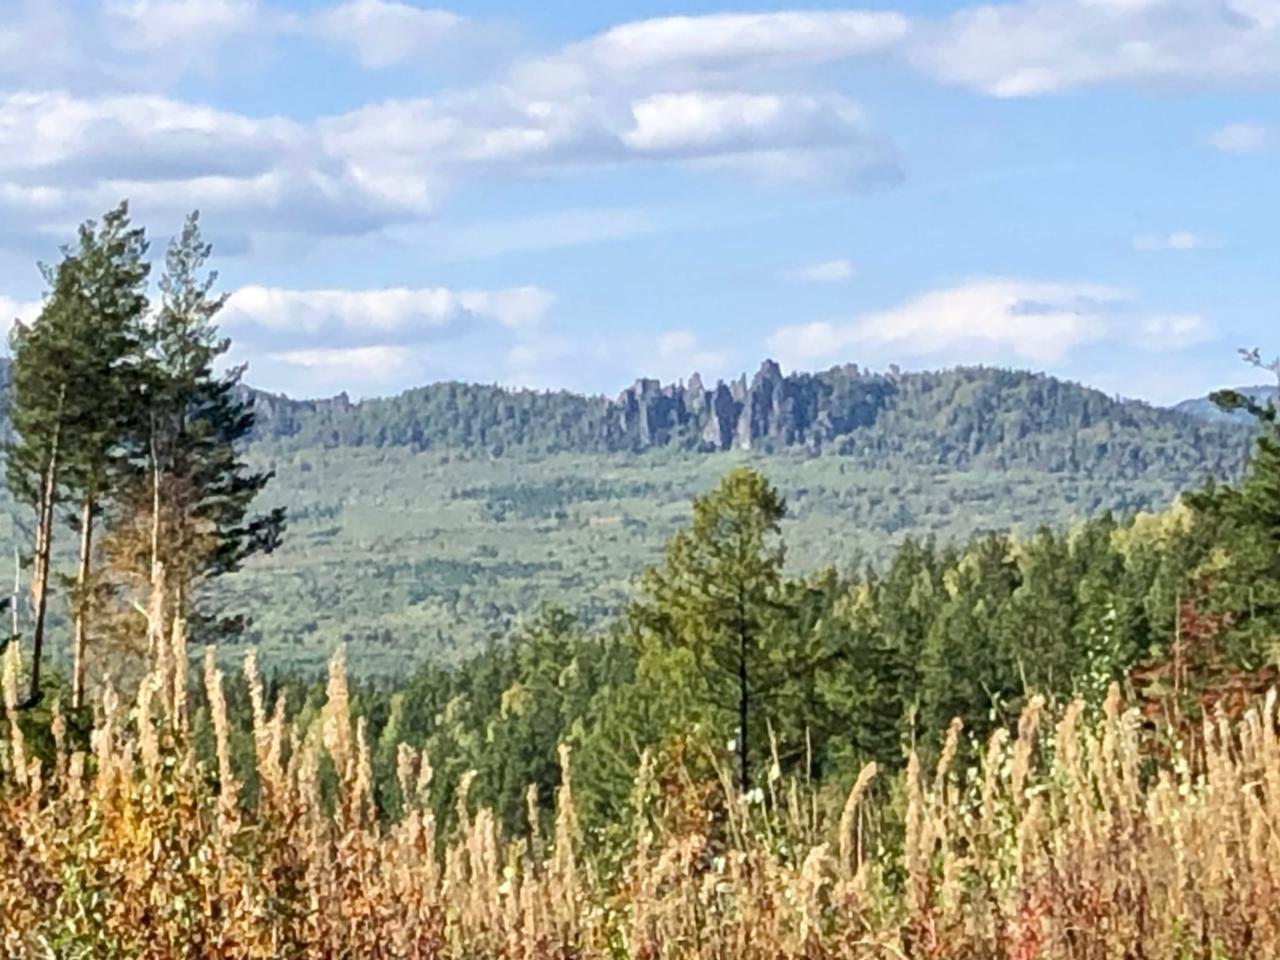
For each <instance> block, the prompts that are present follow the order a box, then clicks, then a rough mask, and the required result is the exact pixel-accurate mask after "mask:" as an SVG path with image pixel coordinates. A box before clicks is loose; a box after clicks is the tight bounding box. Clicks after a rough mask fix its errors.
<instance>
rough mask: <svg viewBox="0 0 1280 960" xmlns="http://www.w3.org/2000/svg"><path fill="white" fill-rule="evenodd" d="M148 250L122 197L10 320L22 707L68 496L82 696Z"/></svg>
mask: <svg viewBox="0 0 1280 960" xmlns="http://www.w3.org/2000/svg"><path fill="white" fill-rule="evenodd" d="M146 250H147V244H146V238H145V234H144V232H143V231H142V230H141V229H138V228H135V227H133V226H132V224H131V223H130V219H129V210H128V205H127V204H126V203H122V204H120V205H119V206H118V207H116V208H115V209H114V210H112V211H110V212H109V213H108V214H106V216H104V217H103V219H102V221H101V223H100V224H95V223H94V222H92V221H88V222H86V223H85V224H83V225H82V226H81V228H80V233H79V243H78V246H76V247H75V248H66V249H64V251H63V259H62V261H61V262H60V263H59V264H58V266H57V267H54V268H44V271H43V272H44V274H45V278H46V281H47V283H48V285H49V288H50V289H49V293H48V294H47V296H46V300H45V304H44V308H43V310H42V311H41V314H40V316H39V317H38V318H37V319H36V321H35V322H34V323H33V324H31V325H30V326H26V325H23V324H18V325H17V326H15V328H14V332H13V335H12V339H11V348H12V353H13V382H12V387H11V393H10V417H11V423H12V425H13V429H14V432H15V434H16V437H17V439H16V441H15V442H14V443H13V444H11V445H10V448H9V451H8V460H7V478H8V482H9V487H10V489H11V491H12V492H13V494H14V496H15V498H16V499H18V500H19V502H23V503H26V504H28V505H30V506H31V507H32V509H33V510H34V511H35V513H36V526H35V532H34V551H33V554H34V556H33V567H34V569H33V573H32V579H31V600H32V618H33V626H32V668H31V692H30V696H29V698H28V701H29V703H31V704H34V703H36V702H38V701H39V699H40V666H41V659H42V654H43V647H44V633H45V621H46V613H47V609H48V595H49V581H50V568H51V557H52V547H53V535H54V531H55V521H56V515H57V511H58V508H59V505H60V504H61V503H62V502H64V501H65V500H66V499H69V498H74V499H76V500H77V501H78V502H79V505H80V509H79V511H78V525H79V527H80V562H79V567H78V574H77V589H76V603H75V620H76V624H75V639H74V644H75V646H74V653H73V660H74V669H75V675H74V679H73V703H74V705H75V706H79V705H80V704H81V700H82V696H83V665H84V644H85V641H86V637H87V630H88V625H87V617H88V607H89V597H88V590H89V580H90V574H91V551H92V543H93V541H92V534H93V525H94V522H95V518H96V516H97V513H98V511H99V509H100V505H101V502H102V499H103V498H104V497H105V496H106V495H107V493H108V487H109V474H110V472H111V469H112V465H113V463H114V462H115V460H116V458H117V457H118V455H119V435H120V434H119V430H120V424H121V420H122V418H123V417H124V416H125V413H126V409H127V406H128V404H129V403H130V402H131V399H130V398H131V394H132V391H131V387H132V386H133V381H132V380H131V377H130V362H131V357H132V356H133V355H134V353H135V349H134V348H135V342H136V341H135V335H136V330H137V325H138V322H139V319H140V318H141V317H142V315H143V314H144V313H145V311H146V308H147V297H146V284H147V277H148V272H149V267H148V265H147V263H146V261H145V256H146Z"/></svg>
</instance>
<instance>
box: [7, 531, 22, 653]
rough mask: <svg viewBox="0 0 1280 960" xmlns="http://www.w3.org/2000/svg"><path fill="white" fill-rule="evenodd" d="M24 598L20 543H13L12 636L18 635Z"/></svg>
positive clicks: (10, 603)
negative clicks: (19, 606)
mask: <svg viewBox="0 0 1280 960" xmlns="http://www.w3.org/2000/svg"><path fill="white" fill-rule="evenodd" d="M21 599H22V560H21V558H20V556H19V555H18V545H17V544H16V543H15V544H14V545H13V598H12V599H11V600H10V601H9V606H10V607H11V608H12V609H11V611H10V612H11V613H12V614H13V633H12V634H10V636H11V637H13V638H14V639H17V636H18V628H19V624H18V604H19V603H20V602H21Z"/></svg>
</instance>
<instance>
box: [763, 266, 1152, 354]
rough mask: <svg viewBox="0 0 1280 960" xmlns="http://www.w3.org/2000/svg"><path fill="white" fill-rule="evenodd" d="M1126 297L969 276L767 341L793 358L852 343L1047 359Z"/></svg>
mask: <svg viewBox="0 0 1280 960" xmlns="http://www.w3.org/2000/svg"><path fill="white" fill-rule="evenodd" d="M1126 299H1127V298H1126V297H1125V295H1124V294H1123V292H1121V291H1118V290H1116V289H1113V288H1111V287H1105V286H1098V285H1095V284H1078V283H1067V284H1064V283H1033V282H1028V281H1022V280H1011V279H983V280H974V281H970V282H968V283H964V284H961V285H959V286H956V287H951V288H948V289H945V290H936V291H933V292H931V293H926V294H923V295H922V296H919V297H916V298H915V299H913V300H910V301H908V302H907V303H905V304H903V305H902V306H900V307H897V308H895V309H892V310H886V311H883V312H880V313H872V314H867V315H864V316H862V317H859V318H857V319H855V320H852V321H847V322H817V323H809V324H800V325H795V326H786V327H782V328H780V329H779V330H777V331H776V332H774V333H773V334H772V335H771V336H770V337H769V340H768V346H769V349H770V351H771V352H772V353H773V354H775V355H777V356H778V357H779V358H780V359H782V360H783V361H784V362H785V363H787V364H788V365H791V366H806V365H811V364H812V363H814V362H817V361H822V360H826V359H829V358H832V357H835V356H837V355H839V354H841V353H844V352H846V351H849V350H850V349H852V348H855V347H856V348H861V349H867V350H880V351H881V352H885V351H890V352H892V353H893V354H895V355H898V356H903V357H928V356H933V355H937V354H941V353H954V352H956V351H960V352H963V353H965V354H966V355H968V354H972V355H974V356H975V357H981V356H983V355H994V356H1001V355H1006V356H1012V357H1015V358H1017V359H1020V360H1027V361H1032V362H1035V363H1049V362H1053V361H1056V360H1060V359H1061V358H1062V357H1063V356H1065V355H1066V354H1067V353H1068V352H1069V351H1070V350H1071V349H1073V348H1074V347H1077V346H1079V345H1081V344H1084V343H1088V342H1091V341H1095V340H1100V339H1102V338H1104V337H1105V336H1106V335H1107V333H1108V326H1109V320H1110V318H1111V317H1112V315H1113V314H1114V313H1115V312H1117V310H1118V309H1120V308H1121V307H1122V306H1123V304H1124V302H1125V300H1126Z"/></svg>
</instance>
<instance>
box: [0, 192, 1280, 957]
mask: <svg viewBox="0 0 1280 960" xmlns="http://www.w3.org/2000/svg"><path fill="white" fill-rule="evenodd" d="M211 253H212V251H211V248H210V247H209V245H208V244H207V243H206V241H205V240H204V239H203V238H202V235H201V232H200V222H199V219H198V217H197V216H195V215H192V216H191V217H190V218H189V219H188V220H187V222H186V224H185V226H184V227H183V228H182V229H181V231H180V232H179V234H178V236H177V237H176V238H175V239H174V240H173V241H172V243H171V244H170V245H169V246H168V249H167V250H166V251H165V253H164V255H163V257H162V258H161V264H160V266H159V267H158V268H157V276H152V275H151V267H150V263H151V259H150V256H149V252H148V241H147V238H146V235H145V233H144V231H143V230H142V229H141V228H140V227H138V226H137V225H135V224H134V223H133V222H132V220H131V218H130V213H129V209H128V206H127V205H121V206H120V207H117V208H115V209H113V210H112V211H110V212H108V213H107V214H106V215H105V216H104V217H103V218H102V219H101V220H99V221H95V222H90V223H86V224H85V225H84V226H83V227H82V228H81V230H80V232H79V234H78V236H77V237H76V239H75V240H74V241H73V242H72V243H71V244H70V245H68V247H67V248H66V249H65V251H64V255H63V257H62V259H61V260H60V261H59V262H58V263H57V264H56V265H54V266H51V267H48V268H46V269H45V280H46V284H47V293H46V296H45V299H44V302H43V308H42V311H41V313H40V315H39V317H38V318H37V319H36V320H35V321H33V322H31V323H30V324H25V325H24V324H19V325H18V326H17V327H16V328H15V332H14V334H13V337H12V343H11V360H10V364H9V367H8V382H7V402H8V430H9V443H8V445H7V447H6V451H5V463H6V471H7V473H6V476H7V480H8V488H9V492H10V497H11V503H12V505H13V509H14V510H15V518H16V519H15V521H14V523H13V525H12V528H11V530H12V535H13V538H14V541H15V544H16V546H17V547H18V561H19V563H18V565H19V571H18V574H19V576H18V589H17V590H16V591H15V594H14V596H13V597H12V598H11V599H10V601H9V606H10V610H9V611H8V612H9V613H10V614H11V615H12V632H11V636H10V637H9V638H8V641H7V644H6V647H5V651H4V673H3V676H4V683H3V706H4V718H3V719H4V722H3V725H2V726H0V946H2V947H3V950H4V954H5V955H6V956H13V957H28V956H30V957H46V956H48V957H99V956H103V957H105V956H120V957H173V956H192V957H240V956H244V957H331V956H352V957H502V958H515V957H529V958H535V957H536V958H553V957H554V958H566V957H622V956H626V957H672V958H675V957H730V956H733V957H761V958H763V957H779V956H793V957H867V958H873V957H891V956H892V957H913V958H914V957H1011V958H1012V957H1017V958H1030V957H1045V958H1050V957H1052V958H1057V957H1063V958H1066V957H1102V956H1153V957H1171V956H1204V957H1254V956H1259V957H1268V956H1275V955H1276V952H1277V947H1276V944H1277V943H1280V929H1277V927H1276V922H1277V921H1276V918H1277V917H1278V916H1280V876H1277V874H1276V867H1275V864H1276V863H1280V838H1278V837H1277V834H1276V831H1275V829H1274V826H1275V821H1276V818H1277V817H1280V746H1278V744H1280V739H1278V737H1280V727H1278V725H1277V724H1278V722H1280V717H1277V714H1276V696H1275V693H1274V689H1275V684H1276V681H1277V666H1278V665H1280V661H1278V660H1277V656H1278V654H1280V651H1278V649H1277V638H1278V637H1280V414H1278V412H1277V408H1276V406H1275V405H1274V403H1273V402H1272V401H1271V400H1270V399H1268V395H1267V394H1265V393H1261V392H1256V391H1230V390H1228V391H1223V392H1221V393H1219V394H1216V395H1215V396H1214V397H1213V402H1214V404H1215V408H1216V409H1217V410H1219V411H1220V412H1221V414H1222V416H1220V417H1215V418H1208V417H1205V416H1200V415H1196V414H1193V413H1188V412H1179V411H1170V410H1162V409H1158V408H1153V407H1150V406H1147V405H1144V404H1139V403H1133V402H1125V401H1119V400H1115V399H1111V398H1107V397H1106V396H1104V395H1102V394H1100V393H1097V392H1096V391H1090V390H1087V389H1085V388H1083V387H1079V386H1077V385H1072V384H1066V383H1063V382H1061V381H1056V380H1053V379H1051V378H1048V377H1044V376H1039V375H1033V374H1025V373H1017V372H1010V371H1004V370H988V369H977V368H974V369H959V370H952V371H947V372H943V373H936V374H908V373H902V372H901V371H897V370H892V371H889V372H886V373H875V372H868V371H864V370H861V369H858V368H855V367H851V366H850V367H842V368H836V369H834V370H831V371H828V372H826V373H821V374H787V375H784V374H783V373H782V371H781V370H780V369H779V368H778V367H777V366H776V365H773V364H771V363H766V364H765V365H764V367H762V369H761V371H760V372H759V373H758V374H757V375H756V376H755V378H754V379H753V380H751V381H747V380H746V379H745V378H744V379H743V380H741V381H737V382H735V383H732V384H718V385H716V386H714V387H708V386H706V385H704V384H703V383H702V382H701V380H700V379H698V378H691V379H690V380H689V381H687V382H683V383H680V384H677V385H675V386H667V387H664V386H662V385H660V384H657V383H656V382H653V381H641V382H640V383H638V384H637V385H636V386H635V387H634V388H632V389H630V390H628V391H626V392H625V393H624V394H623V395H622V396H621V397H620V398H619V399H618V400H616V401H614V400H605V399H602V398H585V397H580V396H576V395H571V394H553V393H535V392H528V391H526V392H520V391H508V390H503V389H500V388H496V387H481V386H465V385H459V384H444V385H436V386H432V387H425V388H423V389H421V390H418V391H414V392H411V393H409V394H405V395H403V396H401V397H398V398H393V399H387V400H378V401H367V402H364V403H359V404H353V403H350V402H349V401H347V400H346V399H345V398H338V399H336V400H332V401H292V400H287V399H285V398H280V397H272V396H269V395H264V394H261V393H258V392H257V391H254V390H252V389H251V388H249V387H248V386H247V385H246V383H245V371H244V370H242V369H240V368H229V369H228V368H227V367H226V366H225V364H224V362H223V358H224V356H225V355H226V353H227V351H228V349H229V346H230V344H229V341H228V340H226V339H225V338H224V337H223V336H222V335H221V334H220V332H219V329H218V313H219V311H220V309H221V308H222V306H223V304H224V302H225V300H224V298H223V296H222V295H221V294H220V293H219V291H218V285H217V274H216V272H213V271H212V270H211V269H210V263H211V261H210V257H211ZM1245 359H1246V360H1247V361H1248V362H1249V364H1250V367H1251V372H1255V373H1256V372H1258V371H1259V370H1261V371H1262V372H1264V373H1268V374H1273V375H1274V374H1280V362H1275V363H1271V362H1269V361H1268V360H1267V359H1266V356H1265V355H1263V354H1261V353H1259V352H1257V351H1253V352H1249V353H1246V354H1245ZM589 464H594V467H589V466H588V465H589ZM379 467H381V468H382V469H383V470H384V471H385V476H386V477H389V478H390V479H386V480H385V481H384V485H383V486H382V487H381V488H379V489H380V491H381V492H380V493H376V494H371V493H370V491H371V490H372V489H374V488H372V487H371V486H370V485H369V484H368V483H365V482H363V480H362V478H364V477H365V475H366V474H367V473H368V472H370V471H375V470H376V469H377V468H379ZM344 469H345V470H348V471H349V474H348V476H347V477H346V479H345V480H344V479H343V471H344ZM360 471H365V473H364V474H362V473H360ZM433 472H436V473H438V474H443V475H444V476H445V477H447V478H448V479H446V480H445V481H443V482H444V483H447V484H455V485H454V486H453V487H452V489H451V491H450V494H449V495H448V496H446V497H439V498H433V497H432V496H431V495H430V494H429V493H428V491H431V490H435V489H438V487H432V486H431V484H433V483H434V484H437V485H438V484H440V483H441V481H440V479H439V478H438V477H437V478H435V479H431V478H429V475H430V474H431V473H433ZM317 474H318V475H319V479H318V480H317ZM513 474H514V475H516V476H523V477H540V478H541V481H540V482H538V483H528V482H520V481H514V482H513V481H509V480H508V481H504V480H502V479H501V478H502V477H504V476H510V475H513ZM308 475H309V477H310V478H309V479H307V476H308ZM464 478H470V480H469V482H468V484H467V485H463V484H462V483H461V482H459V481H461V480H463V479H464ZM673 478H674V479H673ZM294 484H297V486H293V485H294ZM358 488H363V490H364V495H365V497H372V502H371V501H370V500H368V499H366V500H363V501H362V500H361V497H360V494H359V489H358ZM402 502H404V503H416V507H417V509H418V510H419V511H420V512H423V513H424V514H429V513H430V511H432V510H436V511H440V512H441V513H443V514H448V512H449V511H450V510H461V511H462V512H460V513H459V515H458V516H459V518H460V519H459V520H458V522H459V523H462V524H464V525H465V524H466V523H467V522H468V521H474V522H475V523H477V524H479V529H480V530H481V533H479V534H475V535H474V539H472V540H470V541H467V542H466V543H465V544H464V546H465V548H466V550H467V551H468V554H467V557H466V562H464V561H463V560H462V559H459V556H458V555H457V554H456V552H455V553H453V554H451V553H450V551H451V550H452V551H457V550H458V549H459V545H458V544H452V545H450V544H446V543H442V542H440V538H434V539H433V538H430V537H423V538H419V539H418V540H417V541H416V542H415V541H414V539H413V537H412V533H413V527H412V524H411V522H410V521H407V520H404V521H402V523H401V528H402V529H401V530H400V531H399V537H397V536H392V535H391V534H390V533H388V532H387V531H386V530H384V529H378V528H375V526H374V525H375V524H376V523H377V522H378V521H377V516H378V514H377V510H376V509H375V508H376V507H382V508H384V509H385V508H387V507H388V505H389V506H390V508H391V509H398V506H399V504H401V503H402ZM459 505H462V507H459ZM463 508H465V509H463ZM362 517H363V518H364V521H365V525H363V526H362V525H361V518H362ZM406 527H408V532H407V533H406V530H405V528H406ZM512 529H514V530H515V531H517V534H518V535H519V536H522V537H524V538H526V539H527V538H528V537H529V535H530V534H531V533H534V534H536V533H538V532H539V531H540V532H541V533H543V534H545V535H546V537H545V540H544V541H543V542H542V543H540V544H539V548H540V549H544V550H545V555H544V556H542V557H541V558H540V559H539V561H538V562H533V561H531V560H529V559H521V558H520V557H519V556H516V555H512V556H508V555H505V553H504V549H503V546H504V540H503V535H502V533H501V531H504V530H512ZM326 530H327V532H326ZM495 531H497V532H495ZM846 531H847V533H846ZM610 538H612V539H610ZM640 543H647V546H645V547H644V548H640V547H638V546H636V545H637V544H640ZM291 550H295V551H298V553H296V554H292V555H291V554H290V551H291ZM557 551H560V553H559V554H557ZM326 552H329V555H328V557H327V559H326V556H325V555H326ZM611 552H612V553H613V554H616V555H617V557H616V558H610V557H609V556H608V555H607V554H609V553H611ZM302 553H305V554H307V555H308V556H309V557H310V558H311V559H312V561H313V562H312V564H311V565H309V566H300V565H298V564H297V563H293V565H290V563H291V562H290V561H289V558H290V556H295V557H296V556H298V555H299V554H302ZM597 555H599V556H597ZM578 560H581V561H582V562H576V561H578ZM587 560H598V562H587ZM615 560H616V562H615ZM326 564H328V566H326ZM450 564H453V566H452V567H451V566H450ZM468 564H470V566H468ZM353 566H356V567H359V568H360V569H358V570H355V569H352V567H353ZM343 568H345V570H346V572H345V573H344V574H343V576H342V577H341V578H339V577H338V576H337V575H335V574H334V573H333V571H334V570H337V569H343ZM477 570H482V571H484V576H477V574H476V571H477ZM596 577H598V578H599V580H600V582H599V583H594V582H593V578H596ZM272 583H274V584H275V586H274V587H272V586H270V584H272ZM415 590H416V591H418V593H417V594H414V593H413V591H415ZM450 591H452V593H450ZM285 594H290V595H293V596H296V597H298V598H300V599H298V600H297V601H296V602H295V603H294V605H292V606H291V605H289V603H288V602H286V601H284V600H281V599H280V597H282V596H284V595H285ZM357 596H358V597H359V598H362V599H356V600H351V598H352V597H357ZM419 605H428V606H431V607H432V608H433V609H434V610H436V611H437V613H438V616H437V617H436V618H435V619H433V620H431V621H427V620H425V619H424V620H417V621H415V620H414V619H413V617H412V616H407V615H404V611H403V610H402V609H401V608H413V607H416V606H419ZM486 605H487V607H486ZM502 605H505V606H506V609H505V610H504V609H503V608H502ZM488 607H493V608H494V609H493V610H489V609H488ZM308 608H309V609H308ZM370 610H376V611H377V613H378V616H376V617H375V616H372V615H371V614H370V613H369V611H370ZM299 617H302V618H306V617H310V618H311V619H312V620H313V621H314V622H313V624H312V628H311V629H309V630H301V631H298V632H295V633H293V634H291V635H290V637H291V639H289V640H288V641H287V642H281V641H280V640H279V638H278V637H277V639H276V640H272V631H273V630H275V629H276V628H277V627H278V625H279V622H280V621H281V620H283V619H291V618H299ZM321 620H326V621H329V622H333V623H337V624H343V623H344V622H345V623H346V627H345V628H344V630H345V635H344V636H338V635H336V634H334V633H333V632H326V631H325V630H323V629H321V626H320V623H319V621H321ZM295 629H296V625H295ZM380 631H381V632H380ZM395 632H398V633H399V636H398V637H397V636H395ZM383 633H387V634H391V637H390V639H386V638H384V636H383ZM451 634H452V635H451ZM371 638H372V639H371ZM342 639H346V640H347V641H348V642H347V643H341V642H335V643H334V644H333V646H332V647H331V648H329V649H324V647H323V645H322V643H321V641H322V640H336V641H341V640H342ZM326 661H328V666H327V669H323V668H321V666H320V665H321V664H323V663H325V662H326Z"/></svg>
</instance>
